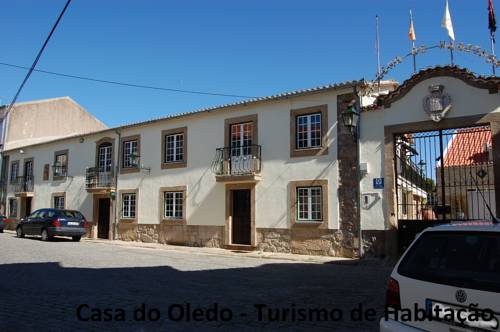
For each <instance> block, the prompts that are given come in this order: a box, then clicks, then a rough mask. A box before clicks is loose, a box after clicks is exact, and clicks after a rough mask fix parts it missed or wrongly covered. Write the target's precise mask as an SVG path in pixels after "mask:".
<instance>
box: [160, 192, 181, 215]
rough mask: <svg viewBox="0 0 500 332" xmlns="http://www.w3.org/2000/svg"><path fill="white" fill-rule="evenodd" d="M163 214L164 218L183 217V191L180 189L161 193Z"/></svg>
mask: <svg viewBox="0 0 500 332" xmlns="http://www.w3.org/2000/svg"><path fill="white" fill-rule="evenodd" d="M163 204H164V215H163V217H164V218H165V219H183V218H184V213H183V211H184V193H183V192H182V191H177V192H172V191H166V192H164V193H163Z"/></svg>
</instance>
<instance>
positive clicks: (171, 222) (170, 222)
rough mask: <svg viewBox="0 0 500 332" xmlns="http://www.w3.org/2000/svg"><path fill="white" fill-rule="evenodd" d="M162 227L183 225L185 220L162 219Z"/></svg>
mask: <svg viewBox="0 0 500 332" xmlns="http://www.w3.org/2000/svg"><path fill="white" fill-rule="evenodd" d="M161 223H162V224H163V225H185V224H186V219H162V220H161Z"/></svg>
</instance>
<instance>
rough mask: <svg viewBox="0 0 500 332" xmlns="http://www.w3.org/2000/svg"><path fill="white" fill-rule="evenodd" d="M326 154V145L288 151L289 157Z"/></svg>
mask: <svg viewBox="0 0 500 332" xmlns="http://www.w3.org/2000/svg"><path fill="white" fill-rule="evenodd" d="M327 154H328V147H319V148H306V149H293V150H292V151H290V158H297V157H313V156H323V155H327Z"/></svg>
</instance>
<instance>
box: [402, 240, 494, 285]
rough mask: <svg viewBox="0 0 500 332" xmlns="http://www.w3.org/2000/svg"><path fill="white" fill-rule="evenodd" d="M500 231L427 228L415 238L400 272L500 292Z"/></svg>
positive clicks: (426, 279) (420, 277)
mask: <svg viewBox="0 0 500 332" xmlns="http://www.w3.org/2000/svg"><path fill="white" fill-rule="evenodd" d="M499 253H500V233H494V232H463V231H455V232H452V231H450V232H426V233H423V234H422V236H420V238H419V239H418V240H417V242H415V244H414V245H413V246H412V247H411V248H410V250H409V251H408V253H407V254H406V255H405V257H404V258H403V260H402V261H401V264H400V265H399V267H398V273H399V274H401V275H403V276H405V277H408V278H413V279H419V280H424V281H429V282H434V283H439V284H445V285H450V286H455V287H464V288H471V289H478V290H485V291H494V292H500V278H499V276H500V255H499Z"/></svg>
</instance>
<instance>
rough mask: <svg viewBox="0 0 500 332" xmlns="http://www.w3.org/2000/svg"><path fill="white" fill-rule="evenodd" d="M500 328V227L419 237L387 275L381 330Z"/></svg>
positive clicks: (452, 228)
mask: <svg viewBox="0 0 500 332" xmlns="http://www.w3.org/2000/svg"><path fill="white" fill-rule="evenodd" d="M404 314H406V316H403V315H404ZM499 324H500V225H498V224H491V223H490V224H488V225H485V224H483V225H464V224H462V225H460V224H455V225H443V226H437V227H433V228H428V229H426V230H424V231H423V232H422V233H420V234H419V235H418V236H417V238H416V239H415V241H414V242H413V243H412V244H411V246H410V247H409V248H408V250H407V251H406V252H405V253H404V254H403V256H402V257H401V259H400V260H399V262H398V263H397V264H396V266H395V268H394V270H393V272H392V274H391V276H390V279H389V283H388V287H387V299H386V315H385V317H382V319H381V320H380V331H383V332H385V331H436V332H439V331H446V332H450V331H455V332H462V331H500V325H499Z"/></svg>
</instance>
